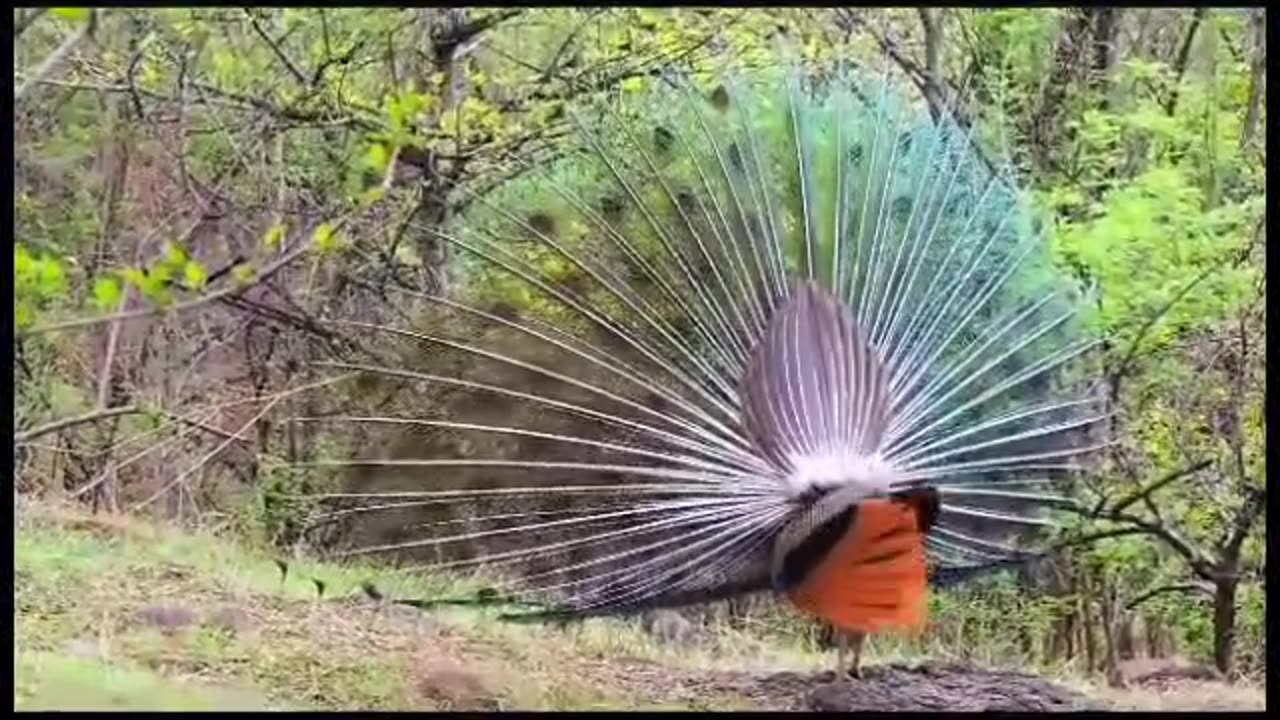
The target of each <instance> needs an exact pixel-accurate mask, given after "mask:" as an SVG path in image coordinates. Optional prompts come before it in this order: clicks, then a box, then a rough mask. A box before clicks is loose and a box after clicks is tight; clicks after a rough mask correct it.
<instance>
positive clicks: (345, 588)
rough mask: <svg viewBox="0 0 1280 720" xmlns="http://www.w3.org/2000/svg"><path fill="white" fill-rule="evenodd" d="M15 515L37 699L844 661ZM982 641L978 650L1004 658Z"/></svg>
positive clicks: (1150, 693)
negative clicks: (447, 599) (432, 606)
mask: <svg viewBox="0 0 1280 720" xmlns="http://www.w3.org/2000/svg"><path fill="white" fill-rule="evenodd" d="M17 530H18V532H17V536H16V558H17V565H16V573H15V582H14V595H15V602H16V605H17V616H16V628H17V631H16V634H15V654H16V665H17V682H16V683H15V689H14V701H15V706H16V707H17V708H18V709H24V710H36V709H61V710H70V709H89V710H101V709H115V710H157V709H166V710H245V709H292V710H339V709H368V710H408V709H415V710H430V709H442V710H443V709H473V710H476V709H478V710H486V709H530V710H608V709H657V710H734V709H785V708H787V707H788V704H787V703H789V702H791V701H793V700H794V698H760V697H755V696H754V695H753V694H752V693H750V692H749V691H748V690H747V689H745V688H746V684H744V682H743V681H742V680H743V678H747V679H750V678H753V677H758V676H760V675H763V674H768V673H773V672H778V671H785V670H790V671H798V672H812V671H816V670H825V669H829V668H830V667H831V665H832V663H833V662H834V654H833V653H829V652H821V651H818V650H815V649H814V647H813V645H812V642H811V641H810V640H808V639H807V637H808V636H807V635H806V633H803V632H798V631H797V628H799V627H802V626H800V625H798V624H796V623H795V622H794V620H793V619H791V620H789V619H788V618H790V616H785V615H781V614H780V615H779V616H778V617H776V618H773V617H769V618H765V619H763V620H759V621H756V622H755V623H754V624H753V625H749V626H747V627H745V628H743V627H738V628H733V627H724V626H719V625H716V626H712V627H710V628H707V629H706V630H704V632H703V635H702V637H701V639H700V640H699V641H698V642H697V643H695V644H693V645H692V646H689V645H685V646H676V645H672V644H665V643H663V642H661V641H659V640H657V639H656V638H654V637H653V636H652V635H649V634H648V633H646V632H644V631H643V630H642V629H641V628H640V627H639V624H638V622H636V621H633V620H609V619H597V620H590V621H587V622H585V623H582V624H580V625H576V626H570V627H568V628H565V629H556V628H554V627H546V626H537V625H520V624H510V623H504V622H501V621H498V620H497V619H496V618H495V617H494V616H493V612H492V611H485V610H480V609H468V608H453V609H447V610H441V611H436V612H420V611H417V610H413V609H410V608H405V607H402V606H396V605H387V604H383V603H379V602H375V601H373V600H369V599H368V598H367V597H365V596H364V594H363V593H362V592H361V590H360V586H361V584H362V583H364V582H365V581H370V580H373V581H376V584H377V586H378V587H379V589H380V590H382V591H383V592H384V593H385V594H387V595H389V596H392V597H433V596H436V597H438V596H458V595H465V594H470V593H472V592H474V590H475V588H476V587H477V585H476V583H475V581H474V580H471V579H468V578H461V577H445V576H439V575H433V576H425V575H421V574H401V573H395V572H392V571H389V570H388V569H387V568H383V567H375V566H371V565H362V564H359V563H349V564H332V563H323V562H317V561H313V560H307V559H292V560H290V562H289V572H288V574H287V576H285V577H284V578H282V577H281V573H280V570H279V568H278V566H277V564H276V555H274V554H273V553H272V552H270V551H268V550H266V549H262V548H257V547H254V546H251V545H247V544H245V543H244V542H242V541H237V540H235V539H232V538H228V537H221V536H218V535H215V534H213V533H211V532H202V531H185V530H181V529H177V528H173V527H168V526H160V525H155V524H152V523H148V522H146V521H143V520H139V519H133V518H123V517H114V516H101V515H100V516H90V515H87V514H85V513H83V512H80V511H78V510H75V509H70V508H67V507H63V506H58V505H50V504H45V503H33V502H24V503H23V504H22V505H21V506H20V507H19V508H18V522H17ZM313 578H316V579H321V580H323V581H324V583H325V585H326V590H325V595H324V598H323V599H321V598H318V597H317V593H316V587H315V585H314V584H313V582H312V579H313ZM943 644H945V645H947V647H942V646H941V645H943ZM955 644H956V643H954V642H953V643H943V642H942V639H939V638H932V639H924V640H917V641H910V640H904V639H900V638H895V637H892V636H889V637H876V638H873V639H872V640H871V641H870V642H869V644H868V647H867V650H866V652H865V659H864V662H865V663H866V664H868V665H871V664H876V663H883V662H892V661H898V660H906V661H912V660H918V659H923V656H926V655H927V656H928V657H930V658H932V659H935V660H937V659H947V656H948V651H949V648H950V647H951V646H954V645H955ZM961 645H963V646H964V647H968V646H969V645H968V644H965V643H961ZM993 652H994V651H993ZM986 654H987V653H986V651H983V650H981V649H977V650H975V651H974V653H973V657H972V659H974V660H977V661H978V662H980V663H981V664H985V665H988V666H998V665H1009V664H1010V663H1008V662H1005V663H1000V662H998V660H999V659H1000V658H999V657H997V656H995V655H998V653H996V654H995V655H993V656H992V657H991V658H986V657H985V655H986ZM1006 659H1007V658H1006ZM1042 670H1043V669H1042ZM1050 674H1052V675H1054V676H1055V677H1056V678H1057V679H1059V680H1061V681H1064V682H1066V683H1067V684H1069V685H1072V686H1074V687H1075V688H1076V689H1077V690H1080V691H1083V692H1085V694H1087V695H1091V696H1093V697H1097V698H1102V699H1104V700H1105V701H1107V702H1109V703H1112V704H1114V705H1115V706H1117V707H1123V708H1129V709H1151V710H1165V709H1196V708H1206V707H1208V706H1210V705H1212V706H1213V707H1214V708H1215V709H1259V708H1263V707H1265V698H1264V696H1263V693H1262V691H1261V689H1260V688H1256V687H1253V688H1250V687H1240V686H1237V687H1235V688H1227V687H1225V686H1222V687H1216V688H1209V687H1201V686H1199V685H1197V686H1195V687H1190V686H1188V687H1184V688H1173V689H1171V690H1168V691H1155V690H1144V689H1135V690H1132V691H1130V690H1114V689H1110V688H1106V687H1105V686H1104V685H1102V684H1101V683H1098V682H1095V681H1089V680H1087V679H1081V678H1078V677H1074V678H1073V677H1070V676H1066V675H1063V674H1060V673H1050ZM775 705H776V708H775V707H774V706H775Z"/></svg>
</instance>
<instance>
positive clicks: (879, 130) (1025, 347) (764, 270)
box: [306, 71, 1100, 616]
mask: <svg viewBox="0 0 1280 720" xmlns="http://www.w3.org/2000/svg"><path fill="white" fill-rule="evenodd" d="M574 119H575V123H576V126H577V130H578V132H577V135H576V141H575V144H574V145H573V146H572V147H571V148H570V150H569V152H567V153H566V154H565V155H564V156H563V158H562V159H561V160H559V161H557V162H554V163H549V164H547V165H545V166H539V167H532V168H528V169H527V170H526V171H525V172H523V173H521V174H519V175H518V176H517V177H516V178H515V179H513V180H511V181H509V182H507V183H506V184H504V185H502V186H501V187H499V188H497V189H495V190H493V191H490V192H487V193H485V194H484V195H482V196H477V197H473V198H469V202H468V204H467V208H468V209H467V211H466V212H465V213H464V214H463V215H462V216H460V217H458V218H456V219H455V220H454V221H452V222H451V223H450V224H449V225H448V226H447V227H443V228H436V229H434V232H436V233H437V234H438V236H439V237H440V238H441V240H442V241H444V242H447V243H449V244H450V245H451V246H452V248H453V249H454V250H455V259H456V261H455V265H454V272H455V274H456V277H457V283H456V287H457V290H456V291H455V292H451V293H448V294H447V295H445V294H442V295H428V294H414V293H405V298H404V300H405V303H406V305H409V304H413V306H414V307H421V308H426V310H424V311H422V312H419V313H417V315H416V317H415V318H414V322H412V323H410V324H405V325H403V326H396V327H392V326H385V325H379V324H374V323H364V322H359V321H350V322H346V323H344V324H345V325H347V326H348V327H349V329H354V330H356V331H358V332H360V333H361V334H362V335H363V336H364V337H366V338H367V340H368V342H369V343H370V345H372V346H378V347H384V348H394V349H395V350H394V352H391V353H390V354H389V355H387V357H395V358H396V360H395V361H394V362H390V361H389V362H386V363H383V364H378V363H331V364H330V366H331V367H332V368H333V369H334V370H335V371H340V372H350V371H353V370H354V371H360V372H363V373H366V374H370V375H374V376H378V377H381V378H383V379H384V380H385V381H387V382H393V383H399V384H400V386H401V387H405V388H408V387H410V386H413V387H416V388H418V389H419V392H418V394H416V395H414V397H417V398H422V397H427V398H429V399H430V402H425V403H424V404H422V405H420V406H417V407H413V408H408V409H407V410H408V411H407V412H405V413H403V414H397V415H387V416H376V417H375V416H362V417H354V416H343V417H338V418H334V417H329V418H324V419H323V421H324V422H328V423H334V422H337V423H343V424H346V425H347V426H354V425H359V426H362V427H366V428H369V429H371V430H373V429H378V431H380V432H383V433H394V434H395V436H396V437H398V438H400V440H399V443H398V446H397V447H396V449H395V450H394V452H391V451H387V450H386V448H381V449H379V448H372V449H370V450H369V452H367V453H365V454H364V456H362V457H359V458H356V459H352V460H342V461H331V462H329V463H327V464H330V465H338V466H342V467H344V468H349V478H350V482H349V483H348V486H347V489H346V491H345V492H342V493H334V494H332V495H330V496H328V497H329V498H330V499H336V500H341V501H342V503H344V504H343V505H342V507H341V509H338V510H335V511H334V515H335V516H338V515H340V516H342V517H345V518H346V519H348V520H351V519H358V520H359V523H357V524H356V525H353V526H352V527H356V528H357V529H356V530H353V531H352V533H351V534H350V535H349V545H348V546H347V547H345V548H344V552H345V553H349V554H366V553H377V554H392V555H395V556H396V557H398V558H399V559H400V560H401V561H404V562H408V563H409V564H411V565H413V566H420V567H436V568H454V569H457V568H468V567H471V568H484V569H485V570H486V572H489V573H491V574H492V575H493V576H494V577H498V578H502V579H503V582H504V584H505V590H506V594H507V595H509V596H511V597H515V598H521V599H523V600H527V601H532V602H540V603H544V605H545V606H547V607H551V608H554V609H555V611H556V612H560V613H567V614H569V615H578V616H585V615H591V614H601V613H605V614H607V613H617V612H626V611H631V610H637V609H644V608H652V607H656V606H672V605H682V604H689V603H700V602H705V601H708V600H711V599H716V598H725V597H731V596H734V595H738V594H742V593H751V592H758V591H769V590H775V591H778V590H784V589H786V587H788V586H789V583H792V582H793V580H790V579H788V578H789V577H790V575H791V574H794V571H795V567H793V566H792V567H790V569H789V570H788V569H787V566H788V562H790V561H789V560H787V558H791V557H793V555H792V553H794V552H796V551H797V550H798V549H799V548H802V547H807V548H810V551H814V552H821V550H822V548H823V547H829V546H830V541H820V540H818V539H816V538H820V536H821V535H822V533H823V528H824V527H829V525H830V523H831V522H832V521H833V520H832V519H833V518H836V517H837V516H841V514H842V513H844V516H845V517H847V516H848V513H849V512H850V511H851V510H852V509H855V508H857V507H859V506H860V504H861V503H864V502H865V501H867V500H868V499H872V498H892V497H896V496H900V495H902V494H903V493H912V492H919V491H928V492H930V493H934V494H935V497H936V500H937V503H938V509H937V517H936V518H935V519H934V520H933V522H932V524H931V525H930V527H929V528H928V534H927V538H926V541H925V542H926V546H927V551H928V558H929V563H930V566H931V568H932V569H933V570H934V572H935V573H938V577H942V576H943V575H945V573H947V572H953V573H954V572H958V571H963V570H964V569H965V568H971V567H978V566H982V565H984V564H990V563H993V562H1000V561H1002V560H1006V559H1008V558H1010V557H1015V556H1017V555H1018V554H1019V553H1021V552H1023V551H1025V550H1027V549H1029V548H1032V547H1034V546H1035V544H1036V542H1038V541H1039V540H1038V538H1041V537H1042V534H1043V533H1042V531H1043V529H1044V528H1045V527H1046V526H1049V527H1051V526H1052V525H1053V523H1054V518H1053V514H1052V509H1053V508H1054V506H1055V503H1058V502H1061V497H1062V496H1061V491H1062V487H1061V484H1062V483H1064V482H1066V481H1068V480H1069V479H1070V477H1071V474H1072V471H1073V470H1075V469H1077V468H1078V467H1079V463H1080V462H1081V461H1082V458H1084V457H1086V456H1087V455H1088V453H1090V452H1091V451H1092V450H1094V449H1096V448H1095V446H1093V445H1091V444H1090V442H1091V441H1090V434H1089V428H1090V425H1091V424H1092V423H1095V422H1097V421H1098V420H1099V419H1100V415H1099V413H1098V412H1097V411H1096V409H1095V407H1094V402H1093V399H1092V397H1091V395H1090V393H1089V391H1088V390H1087V388H1086V387H1085V385H1084V383H1083V382H1082V381H1081V374H1080V373H1079V371H1078V367H1077V366H1078V365H1079V363H1080V361H1081V360H1082V359H1083V358H1084V357H1085V356H1086V353H1087V351H1088V350H1089V349H1090V348H1091V347H1093V345H1094V343H1095V340H1094V339H1093V338H1092V337H1090V335H1089V333H1088V331H1087V325H1086V323H1084V322H1082V321H1081V318H1080V317H1079V313H1078V310H1079V309H1080V307H1081V305H1082V303H1081V293H1080V291H1079V290H1078V288H1077V287H1076V285H1075V283H1074V282H1073V281H1072V280H1071V279H1070V278H1069V276H1067V275H1065V274H1064V273H1062V272H1061V271H1060V270H1059V269H1058V268H1057V267H1056V266H1055V264H1054V262H1053V257H1052V254H1051V252H1050V246H1049V244H1048V242H1047V238H1046V237H1045V233H1044V229H1043V227H1042V226H1041V225H1040V223H1039V222H1038V221H1037V219H1036V217H1035V214H1034V213H1033V212H1032V210H1031V209H1030V205H1029V203H1028V202H1027V200H1026V198H1025V197H1024V196H1023V194H1022V193H1021V192H1020V191H1019V189H1018V188H1017V185H1016V183H1015V182H1014V181H1013V179H1012V177H1011V176H1010V174H1008V173H1007V172H1004V171H1003V170H1001V169H1000V167H998V166H997V165H996V164H994V163H992V162H991V161H990V160H988V159H987V158H986V157H985V156H984V155H983V154H982V153H981V152H980V151H979V150H978V149H977V143H976V141H975V138H974V137H973V135H972V131H971V130H969V129H966V128H964V127H961V126H960V125H959V124H958V123H957V122H956V121H955V119H954V118H953V117H952V116H951V115H949V114H948V113H946V112H932V113H931V112H930V111H929V110H928V109H927V108H926V107H924V106H923V105H922V104H920V103H918V102H913V101H912V100H911V99H910V98H908V97H907V96H906V95H905V94H903V93H900V92H899V91H898V90H897V89H896V88H895V86H894V85H893V83H891V82H889V81H887V80H886V79H875V78H870V79H869V78H867V77H863V76H860V75H857V74H855V73H851V72H839V73H831V74H827V75H823V74H821V73H810V74H802V73H797V72H792V71H787V72H779V73H753V74H750V75H748V76H735V77H732V78H730V79H728V80H724V81H718V82H717V84H714V85H708V84H703V83H699V82H696V81H694V80H690V79H687V78H680V79H672V78H667V79H665V80H664V82H662V83H659V87H657V88H656V89H654V90H653V91H651V92H648V93H646V94H643V95H641V96H638V97H636V98H635V99H633V100H630V101H627V102H614V101H610V102H601V103H599V104H597V105H594V106H591V107H588V108H585V109H583V110H581V111H580V112H579V113H578V114H577V115H575V116H574ZM423 392H425V393H426V395H424V394H423ZM306 420H312V421H318V419H316V418H310V419H306ZM824 542H825V543H826V544H825V545H824V544H823V543H824ZM815 543H816V544H815ZM815 549H816V550H815ZM806 552H809V551H806ZM793 565H794V564H793Z"/></svg>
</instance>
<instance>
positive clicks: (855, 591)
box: [789, 499, 928, 633]
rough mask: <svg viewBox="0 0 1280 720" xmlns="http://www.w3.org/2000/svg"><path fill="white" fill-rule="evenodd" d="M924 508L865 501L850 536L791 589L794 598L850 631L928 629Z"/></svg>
mask: <svg viewBox="0 0 1280 720" xmlns="http://www.w3.org/2000/svg"><path fill="white" fill-rule="evenodd" d="M923 512H924V509H923V508H922V507H921V506H920V505H919V504H918V503H915V502H903V501H900V500H880V499H875V500H866V501H864V502H862V503H860V504H859V505H858V509H857V513H856V514H855V515H854V518H853V521H852V522H851V523H850V526H849V529H848V530H847V531H846V532H845V534H844V536H843V537H841V538H840V540H839V541H838V542H837V543H836V545H835V546H834V547H833V548H832V549H831V551H830V552H828V553H827V555H826V557H824V558H823V559H822V560H821V561H820V562H819V563H818V564H817V566H816V567H814V569H813V570H812V571H811V572H810V573H809V574H808V575H807V576H806V577H805V579H804V580H803V581H802V582H801V583H800V584H799V586H797V587H796V588H795V589H794V590H792V591H791V592H790V593H789V595H790V599H791V601H792V602H793V603H794V604H795V605H796V606H797V607H798V608H800V609H801V610H803V611H805V612H808V613H811V614H813V615H817V616H818V617H821V618H822V619H824V620H826V621H827V622H830V623H831V624H832V625H835V626H836V627H838V628H841V629H844V630H848V631H854V632H863V633H874V632H879V631H882V630H887V629H890V628H897V629H919V628H920V627H922V626H923V624H924V621H925V616H926V610H927V602H928V575H927V569H926V566H925V545H924V532H925V530H926V528H925V527H924V525H925V524H926V523H927V520H926V518H924V517H923Z"/></svg>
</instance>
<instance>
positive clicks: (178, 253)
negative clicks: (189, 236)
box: [165, 243, 187, 267]
mask: <svg viewBox="0 0 1280 720" xmlns="http://www.w3.org/2000/svg"><path fill="white" fill-rule="evenodd" d="M165 260H166V261H168V263H169V264H170V265H172V266H174V267H182V266H183V265H186V264H187V251H186V250H183V249H182V246H181V245H178V244H177V243H170V244H169V251H168V253H166V256H165Z"/></svg>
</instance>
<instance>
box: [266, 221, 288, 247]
mask: <svg viewBox="0 0 1280 720" xmlns="http://www.w3.org/2000/svg"><path fill="white" fill-rule="evenodd" d="M284 232H285V231H284V225H282V224H280V223H276V224H275V225H272V226H271V229H270V230H268V231H267V235H266V237H264V238H262V244H263V245H266V246H267V248H268V249H269V250H279V249H280V245H281V244H282V243H284Z"/></svg>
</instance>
